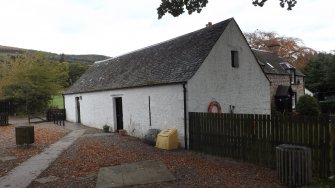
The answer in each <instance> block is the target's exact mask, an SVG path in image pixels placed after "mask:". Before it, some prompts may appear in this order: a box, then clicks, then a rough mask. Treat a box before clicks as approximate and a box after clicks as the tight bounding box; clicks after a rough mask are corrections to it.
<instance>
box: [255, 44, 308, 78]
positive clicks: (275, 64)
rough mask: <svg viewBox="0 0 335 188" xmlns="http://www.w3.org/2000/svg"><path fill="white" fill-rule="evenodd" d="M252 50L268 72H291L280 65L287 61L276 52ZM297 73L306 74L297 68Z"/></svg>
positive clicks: (299, 74)
mask: <svg viewBox="0 0 335 188" xmlns="http://www.w3.org/2000/svg"><path fill="white" fill-rule="evenodd" d="M252 51H253V52H254V54H255V56H256V58H257V60H258V63H259V64H260V65H261V67H262V69H263V70H264V72H265V73H266V74H289V73H288V72H287V71H286V70H285V68H284V67H283V66H281V65H280V64H281V63H286V61H285V60H284V59H282V58H280V57H279V56H278V55H276V54H275V53H273V52H269V51H264V50H257V49H252ZM290 66H292V65H290ZM292 67H293V66H292ZM293 68H295V67H293ZM296 75H298V76H304V74H303V73H302V72H301V71H300V70H299V69H296Z"/></svg>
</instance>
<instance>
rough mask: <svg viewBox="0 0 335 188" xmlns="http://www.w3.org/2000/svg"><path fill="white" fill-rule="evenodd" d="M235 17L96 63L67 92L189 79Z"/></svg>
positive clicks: (157, 83)
mask: <svg viewBox="0 0 335 188" xmlns="http://www.w3.org/2000/svg"><path fill="white" fill-rule="evenodd" d="M233 20H234V19H233V18H230V19H227V20H225V21H222V22H219V23H217V24H213V25H212V26H210V27H205V28H203V29H200V30H197V31H194V32H191V33H188V34H186V35H182V36H180V37H177V38H174V39H171V40H168V41H165V42H162V43H159V44H156V45H153V46H149V47H146V48H143V49H140V50H137V51H134V52H131V53H128V54H125V55H122V56H119V57H116V58H112V59H109V60H106V61H102V62H99V63H95V64H94V65H93V66H92V67H91V68H90V69H89V70H87V71H86V72H85V73H84V74H83V75H82V76H81V77H80V78H79V79H78V80H77V81H76V82H75V83H74V84H73V85H72V86H71V87H70V88H69V89H68V90H67V91H66V92H65V94H71V93H83V92H92V91H103V90H111V89H120V88H131V87H140V86H149V85H160V84H171V83H182V82H186V81H188V80H189V79H190V78H191V77H192V76H193V75H194V74H195V72H196V71H197V70H198V68H199V67H200V65H201V64H202V63H203V62H204V60H205V59H206V57H207V56H208V54H209V52H210V51H211V49H212V48H213V46H214V45H215V43H216V42H217V40H218V39H219V37H220V36H221V34H222V33H223V32H224V30H225V29H226V27H227V25H228V24H229V23H230V22H231V21H233Z"/></svg>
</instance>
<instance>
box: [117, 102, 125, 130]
mask: <svg viewBox="0 0 335 188" xmlns="http://www.w3.org/2000/svg"><path fill="white" fill-rule="evenodd" d="M115 110H116V112H115V113H116V129H117V130H120V129H123V114H122V97H117V98H115Z"/></svg>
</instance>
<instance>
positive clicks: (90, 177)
mask: <svg viewBox="0 0 335 188" xmlns="http://www.w3.org/2000/svg"><path fill="white" fill-rule="evenodd" d="M99 131H100V130H96V129H89V130H87V132H86V134H85V135H83V136H82V137H81V138H79V139H78V140H77V141H76V142H75V143H74V144H73V145H72V146H71V147H70V148H69V149H68V150H66V151H65V152H64V153H63V154H62V155H61V156H60V157H59V158H58V159H57V160H56V161H54V162H53V163H52V164H51V166H50V167H49V168H48V169H47V170H45V171H44V172H43V173H42V174H41V175H40V176H39V177H38V179H45V178H46V179H50V181H51V182H46V183H39V182H37V181H34V182H32V183H31V184H30V186H29V187H31V188H32V187H71V188H72V187H95V185H96V181H97V173H98V170H99V168H101V167H107V166H113V165H119V164H124V163H132V162H137V161H142V160H159V161H162V162H163V163H164V164H165V165H166V166H167V168H168V169H169V170H170V171H171V172H172V174H173V175H174V176H175V177H176V180H175V181H172V182H164V183H156V184H150V185H138V186H133V187H281V186H280V185H279V182H278V180H277V178H276V175H275V171H274V170H271V169H268V168H263V167H259V166H255V165H253V164H249V163H242V162H236V161H233V160H229V159H225V158H220V157H214V156H210V155H205V154H200V153H195V152H192V151H187V150H183V149H180V150H174V151H164V150H160V149H157V148H155V147H152V146H149V145H147V144H144V143H143V142H142V141H141V140H140V139H137V138H134V137H130V136H119V135H118V134H110V135H107V136H106V135H104V136H103V135H101V134H95V133H97V132H99Z"/></svg>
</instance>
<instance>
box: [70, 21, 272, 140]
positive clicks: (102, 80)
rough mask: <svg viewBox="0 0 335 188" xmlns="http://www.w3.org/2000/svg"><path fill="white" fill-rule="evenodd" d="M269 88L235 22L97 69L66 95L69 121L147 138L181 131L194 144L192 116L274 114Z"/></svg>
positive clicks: (163, 44) (163, 43)
mask: <svg viewBox="0 0 335 188" xmlns="http://www.w3.org/2000/svg"><path fill="white" fill-rule="evenodd" d="M269 87H270V82H269V80H268V79H267V77H266V75H265V74H264V72H263V70H262V68H261V66H260V65H259V64H258V62H257V60H256V58H255V56H254V54H253V52H252V50H251V49H250V47H249V45H248V43H247V42H246V40H245V38H244V36H243V34H242V32H241V30H240V28H239V27H238V25H237V23H236V22H235V20H234V19H233V18H231V19H228V20H225V21H222V22H220V23H217V24H214V25H209V26H208V27H205V28H203V29H200V30H197V31H194V32H191V33H188V34H185V35H182V36H180V37H177V38H174V39H171V40H168V41H165V42H162V43H159V44H156V45H152V46H149V47H146V48H143V49H139V50H137V51H134V52H130V53H128V54H125V55H121V56H119V57H115V58H112V59H109V60H106V61H102V62H99V63H95V64H94V65H93V66H92V67H91V68H90V69H89V70H88V71H87V72H86V73H85V74H84V75H83V76H82V77H81V78H80V79H79V80H77V81H76V82H75V83H74V84H73V86H71V87H70V88H69V89H68V90H67V91H66V92H65V93H64V98H65V108H66V117H67V120H68V121H73V122H80V123H82V124H84V125H87V126H91V127H96V128H102V126H103V125H105V124H107V125H110V126H111V127H112V130H113V131H117V130H119V129H125V130H127V132H128V134H130V135H133V136H136V137H140V138H142V137H143V136H144V134H145V133H146V132H147V130H148V129H151V128H156V129H165V128H177V130H178V139H179V143H180V144H181V146H185V144H187V130H188V129H187V127H188V125H187V124H188V121H187V116H188V112H207V111H208V106H209V104H210V103H211V102H212V101H216V102H218V103H219V104H220V105H221V107H222V111H223V112H224V113H229V112H232V113H250V114H270V112H271V108H270V89H269Z"/></svg>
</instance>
